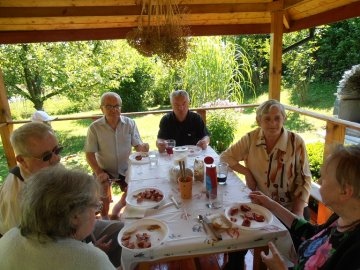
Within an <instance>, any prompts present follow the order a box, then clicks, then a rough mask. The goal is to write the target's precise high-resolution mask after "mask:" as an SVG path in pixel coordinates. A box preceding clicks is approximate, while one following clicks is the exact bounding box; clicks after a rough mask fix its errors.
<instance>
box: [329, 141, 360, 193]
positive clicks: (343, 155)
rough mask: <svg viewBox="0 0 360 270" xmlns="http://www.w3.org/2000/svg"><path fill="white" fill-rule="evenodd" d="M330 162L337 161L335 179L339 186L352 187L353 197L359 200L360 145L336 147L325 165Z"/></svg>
mask: <svg viewBox="0 0 360 270" xmlns="http://www.w3.org/2000/svg"><path fill="white" fill-rule="evenodd" d="M332 161H338V163H337V167H336V175H335V177H336V180H337V181H338V183H339V184H340V186H341V187H342V188H344V187H345V185H350V186H352V187H353V189H354V197H356V198H360V145H350V146H343V145H338V146H336V147H335V150H334V151H333V152H332V153H331V155H330V156H329V158H328V159H327V161H326V164H330V163H332Z"/></svg>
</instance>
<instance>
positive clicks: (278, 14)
mask: <svg viewBox="0 0 360 270" xmlns="http://www.w3.org/2000/svg"><path fill="white" fill-rule="evenodd" d="M283 16H284V14H283V12H282V11H274V12H272V13H271V35H270V68H269V71H270V72H269V99H276V100H279V101H280V89H281V71H282V37H283V32H284V28H283Z"/></svg>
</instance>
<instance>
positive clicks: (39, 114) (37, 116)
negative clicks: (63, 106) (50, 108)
mask: <svg viewBox="0 0 360 270" xmlns="http://www.w3.org/2000/svg"><path fill="white" fill-rule="evenodd" d="M54 119H56V117H52V116H50V115H48V114H47V113H46V112H44V111H36V112H35V113H34V114H33V115H32V116H31V121H33V122H48V121H52V120H54Z"/></svg>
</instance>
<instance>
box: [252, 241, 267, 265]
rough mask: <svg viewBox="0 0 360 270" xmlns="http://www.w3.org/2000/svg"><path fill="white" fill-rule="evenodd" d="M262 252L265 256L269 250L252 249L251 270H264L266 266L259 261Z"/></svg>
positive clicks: (264, 248)
mask: <svg viewBox="0 0 360 270" xmlns="http://www.w3.org/2000/svg"><path fill="white" fill-rule="evenodd" d="M261 251H264V252H265V253H266V254H267V253H268V252H269V248H268V247H267V246H266V247H257V248H254V258H253V270H266V269H267V267H266V265H265V264H264V263H263V262H262V260H261V255H260V252H261Z"/></svg>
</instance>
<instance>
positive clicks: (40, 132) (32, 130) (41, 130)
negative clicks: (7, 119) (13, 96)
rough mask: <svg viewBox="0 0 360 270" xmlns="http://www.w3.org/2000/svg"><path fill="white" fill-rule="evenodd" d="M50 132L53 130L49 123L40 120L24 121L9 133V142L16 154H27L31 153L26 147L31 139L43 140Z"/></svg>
mask: <svg viewBox="0 0 360 270" xmlns="http://www.w3.org/2000/svg"><path fill="white" fill-rule="evenodd" d="M50 133H51V134H54V131H53V130H52V129H51V126H49V125H45V124H44V123H40V122H31V123H26V124H24V125H22V126H21V127H19V128H18V129H16V130H15V131H14V132H13V133H12V134H11V137H10V142H11V145H12V147H13V148H14V152H15V154H16V155H27V154H31V153H28V149H29V144H30V143H31V140H32V139H35V140H43V139H44V138H45V137H46V136H48V135H49V134H50ZM54 136H55V135H54Z"/></svg>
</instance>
